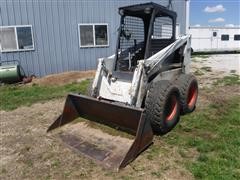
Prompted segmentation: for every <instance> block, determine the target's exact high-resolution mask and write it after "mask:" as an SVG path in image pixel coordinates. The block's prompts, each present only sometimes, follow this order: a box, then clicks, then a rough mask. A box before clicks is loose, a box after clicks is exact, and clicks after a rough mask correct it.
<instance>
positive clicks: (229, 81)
mask: <svg viewBox="0 0 240 180" xmlns="http://www.w3.org/2000/svg"><path fill="white" fill-rule="evenodd" d="M213 85H215V86H231V85H240V77H239V75H237V74H232V75H228V76H225V77H223V78H222V79H218V80H217V81H215V82H214V83H213Z"/></svg>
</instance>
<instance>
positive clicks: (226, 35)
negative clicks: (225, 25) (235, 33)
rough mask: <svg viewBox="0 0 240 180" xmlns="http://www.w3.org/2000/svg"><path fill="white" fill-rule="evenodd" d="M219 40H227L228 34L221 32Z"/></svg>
mask: <svg viewBox="0 0 240 180" xmlns="http://www.w3.org/2000/svg"><path fill="white" fill-rule="evenodd" d="M221 40H222V41H228V40H229V35H228V34H222V36H221Z"/></svg>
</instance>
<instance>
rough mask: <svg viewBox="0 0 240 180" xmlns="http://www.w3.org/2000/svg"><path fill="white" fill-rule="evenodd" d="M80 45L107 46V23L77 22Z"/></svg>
mask: <svg viewBox="0 0 240 180" xmlns="http://www.w3.org/2000/svg"><path fill="white" fill-rule="evenodd" d="M78 27H79V38H80V39H79V43H80V47H106V46H109V40H108V25H107V24H79V25H78Z"/></svg>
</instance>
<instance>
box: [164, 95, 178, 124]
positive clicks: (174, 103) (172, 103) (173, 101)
mask: <svg viewBox="0 0 240 180" xmlns="http://www.w3.org/2000/svg"><path fill="white" fill-rule="evenodd" d="M168 106H169V112H168V113H167V116H166V120H167V121H171V120H172V119H173V118H174V116H175V115H176V113H177V106H178V103H177V98H176V96H172V97H171V100H170V104H169V105H168Z"/></svg>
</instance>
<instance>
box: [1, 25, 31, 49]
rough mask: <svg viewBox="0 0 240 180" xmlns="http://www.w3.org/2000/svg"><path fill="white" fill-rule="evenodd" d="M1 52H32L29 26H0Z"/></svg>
mask: <svg viewBox="0 0 240 180" xmlns="http://www.w3.org/2000/svg"><path fill="white" fill-rule="evenodd" d="M0 49H1V52H13V51H29V50H34V43H33V33H32V26H31V25H19V26H18V25H16V26H0Z"/></svg>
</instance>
